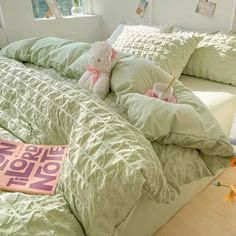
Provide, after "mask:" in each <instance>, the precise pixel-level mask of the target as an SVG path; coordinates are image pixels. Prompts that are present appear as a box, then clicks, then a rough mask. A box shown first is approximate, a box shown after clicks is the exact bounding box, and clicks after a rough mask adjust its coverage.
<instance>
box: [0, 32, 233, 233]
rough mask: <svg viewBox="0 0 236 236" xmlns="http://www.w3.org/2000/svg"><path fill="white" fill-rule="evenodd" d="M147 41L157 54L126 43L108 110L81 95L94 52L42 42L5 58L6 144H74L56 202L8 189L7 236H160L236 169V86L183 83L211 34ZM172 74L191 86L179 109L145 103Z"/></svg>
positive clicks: (0, 60) (0, 117) (0, 63)
mask: <svg viewBox="0 0 236 236" xmlns="http://www.w3.org/2000/svg"><path fill="white" fill-rule="evenodd" d="M137 31H138V32H139V33H140V28H138V30H137V29H136V30H135V31H132V32H131V34H128V38H130V37H135V38H137V37H136V36H137V35H136V34H137ZM156 31H158V32H156ZM126 33H127V32H125V34H126ZM147 35H149V38H148V39H147V38H146V39H147V40H141V41H142V42H145V43H147V45H149V46H150V45H152V46H153V45H154V46H155V47H156V48H154V49H153V48H151V49H150V47H149V46H148V48H147V47H144V45H142V46H141V47H139V46H140V45H138V42H139V41H136V42H135V46H134V48H133V45H132V44H130V42H129V43H128V45H127V44H126V43H127V39H126V38H125V37H123V36H125V35H123V36H122V37H121V38H119V37H118V40H117V41H116V42H114V47H115V48H116V49H117V51H121V52H122V53H120V54H119V53H118V54H119V55H118V60H117V62H116V64H115V66H114V69H113V71H112V79H111V90H112V91H111V93H110V94H109V95H108V96H107V98H106V99H105V101H101V100H99V99H97V98H96V97H95V96H94V95H91V94H90V93H89V92H87V91H84V90H81V89H80V88H79V87H78V79H79V77H80V76H81V75H82V74H83V72H84V71H85V69H86V64H87V62H88V49H89V47H90V45H89V44H87V43H76V42H73V41H69V40H63V39H58V38H52V37H46V38H33V39H26V40H22V41H18V42H15V43H13V44H11V45H9V46H8V47H6V48H4V49H3V50H2V51H1V57H0V68H1V69H0V76H1V82H0V83H1V93H0V94H1V101H0V105H1V106H0V107H1V112H0V127H1V130H0V132H1V138H6V139H10V140H18V141H23V142H31V143H32V142H33V143H44V144H64V143H69V154H68V157H67V158H66V161H65V164H64V167H63V170H62V173H61V178H60V181H59V184H58V188H57V192H56V194H55V195H54V196H53V197H47V196H31V195H26V194H22V193H8V192H5V191H0V199H1V201H0V214H1V217H0V223H1V226H0V229H1V232H3V234H4V235H14V234H17V235H30V234H33V233H34V234H36V235H37V234H38V235H40V234H41V235H42V234H43V235H53V234H54V235H66V234H68V235H69V234H70V235H79V236H84V235H89V236H90V235H91V236H93V235H95V236H100V235H101V236H105V235H115V236H126V235H127V236H130V235H137V236H138V235H140V236H146V235H147V236H150V235H151V234H153V233H154V232H155V231H156V230H157V229H158V228H160V227H161V226H162V225H163V224H164V223H165V222H166V221H167V220H168V219H169V218H170V217H171V216H173V214H174V213H175V212H176V211H177V210H179V209H180V208H181V207H182V206H183V205H184V204H186V203H187V202H188V201H190V200H191V199H192V198H193V197H194V196H195V195H196V194H197V193H198V192H199V191H201V190H202V189H203V188H204V187H205V186H206V185H207V184H209V183H210V182H211V181H212V180H213V179H214V178H215V176H217V175H218V174H219V173H221V171H222V170H223V169H224V168H225V167H227V166H228V165H229V160H230V158H231V157H232V153H233V151H232V147H231V145H230V143H229V141H228V137H227V135H228V133H229V129H230V125H231V124H230V123H231V122H232V119H233V113H234V111H233V109H235V108H234V107H235V104H236V92H235V87H233V86H230V85H222V84H219V83H216V82H211V81H207V80H203V79H198V78H196V77H190V76H184V75H182V76H181V74H182V73H183V72H184V73H187V69H186V68H185V67H186V64H187V63H188V61H189V59H190V56H191V55H192V54H193V52H194V50H196V46H197V45H198V42H199V36H194V35H193V34H191V33H186V34H185V33H184V34H183V33H177V34H175V35H171V34H168V33H164V34H162V33H160V31H159V30H156V29H155V30H153V29H151V31H150V32H149V33H148V32H147V31H146V30H145V37H147ZM156 36H158V37H159V38H158V37H157V39H156ZM139 37H140V35H139ZM154 38H155V40H157V41H158V40H159V41H158V42H160V41H161V42H162V44H160V43H158V42H157V44H155V43H154V44H153V43H150V40H151V41H152V42H153V40H154ZM124 42H125V43H124ZM131 42H133V40H131ZM163 42H166V45H164V46H163ZM122 45H123V46H124V47H123V46H122ZM137 46H138V47H137ZM128 49H129V50H130V49H131V52H130V51H129V52H128ZM156 52H158V53H156ZM130 54H133V56H131V55H130ZM138 54H140V55H138ZM135 55H136V56H135ZM177 55H178V60H176V56H177ZM140 56H141V57H140ZM145 58H148V59H149V60H147V59H145ZM151 61H152V62H151ZM153 62H154V63H153ZM157 64H158V65H159V66H157ZM161 68H162V69H161ZM163 69H164V70H163ZM167 72H168V73H167ZM169 74H172V75H174V76H176V77H180V76H181V77H180V79H179V81H176V82H175V83H174V85H173V87H174V90H175V95H176V96H177V99H178V103H179V106H177V107H176V105H174V104H167V103H164V102H161V101H158V100H155V99H154V98H150V97H146V96H144V92H145V91H146V89H148V88H150V87H151V86H152V85H153V83H154V82H156V81H169V80H170V79H171V78H172V77H171V76H170V75H169ZM189 74H190V73H189ZM184 85H185V86H186V87H185V86H184ZM213 85H214V86H213ZM207 86H208V89H207ZM205 89H207V92H206V93H207V94H206V93H205ZM218 89H220V94H218V92H219V91H218ZM191 90H192V91H193V93H192V92H191ZM215 96H217V98H219V99H217V101H218V103H221V105H219V104H217V103H216V102H215V99H214V98H215ZM222 104H223V106H222ZM136 107H138V108H136ZM177 108H178V109H177ZM222 109H226V110H222ZM173 110H174V111H175V112H173ZM226 111H227V114H229V115H228V116H227V117H223V116H222V115H221V113H222V112H226ZM157 112H158V114H161V115H160V116H159V115H157ZM213 114H214V115H213ZM183 120H184V122H181V121H183ZM217 120H218V122H217ZM218 123H220V125H219V124H218ZM159 124H161V125H159ZM173 124H175V125H173ZM190 127H191V129H190ZM192 127H193V128H192ZM222 128H223V129H222ZM180 131H181V132H180ZM49 134H50V135H49ZM23 204H24V205H25V206H26V207H25V208H23V207H22V205H23ZM147 216H148V217H147ZM19 222H20V223H19Z"/></svg>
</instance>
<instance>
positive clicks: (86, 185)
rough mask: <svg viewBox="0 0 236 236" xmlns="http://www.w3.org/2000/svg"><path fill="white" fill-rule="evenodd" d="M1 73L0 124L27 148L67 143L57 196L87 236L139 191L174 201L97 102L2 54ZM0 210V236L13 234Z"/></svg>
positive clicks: (137, 141)
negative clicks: (66, 153) (67, 148)
mask: <svg viewBox="0 0 236 236" xmlns="http://www.w3.org/2000/svg"><path fill="white" fill-rule="evenodd" d="M0 68H1V70H0V75H1V78H2V79H1V80H0V85H1V86H0V94H1V97H0V107H1V112H0V125H1V126H2V127H3V128H4V129H7V130H10V131H11V132H12V133H13V134H14V135H15V136H16V137H18V138H19V139H21V140H23V141H25V142H28V143H44V144H64V143H68V144H69V153H68V156H67V158H66V159H65V162H64V166H63V170H62V173H61V179H60V182H59V187H58V189H57V194H61V193H63V198H64V199H65V200H66V201H67V202H68V204H69V206H70V209H71V210H72V213H73V214H74V215H75V217H76V218H77V220H79V222H81V224H82V226H83V228H84V229H85V233H86V234H87V235H94V236H99V235H111V234H112V233H113V231H114V228H115V227H116V225H118V224H119V223H120V222H121V221H122V220H123V219H124V218H125V217H126V216H127V215H128V214H129V212H130V211H131V210H132V208H133V207H134V206H135V204H136V202H137V201H138V199H139V197H140V196H141V193H142V190H143V189H145V190H146V191H148V192H149V193H150V194H151V195H152V196H153V197H154V198H155V199H156V200H157V201H158V202H167V201H171V200H172V199H174V198H175V195H176V190H175V188H173V187H174V186H173V187H172V186H171V185H170V184H169V183H168V180H167V179H166V177H165V174H164V172H163V170H162V166H161V163H160V161H159V159H158V157H157V156H156V154H155V152H154V150H153V148H152V146H151V144H150V143H149V142H148V140H146V139H145V137H144V136H143V134H142V133H141V132H140V131H138V130H137V129H136V128H134V127H133V126H132V125H131V124H129V123H128V121H126V120H125V119H124V118H122V117H121V116H120V115H117V114H116V113H115V112H113V111H112V110H110V109H109V108H107V107H106V106H105V104H104V103H103V102H102V101H100V100H97V99H96V98H95V97H93V96H91V94H90V93H88V92H86V91H83V90H80V89H79V88H78V86H77V87H76V86H75V84H72V85H69V82H66V83H63V82H62V81H60V80H59V81H57V77H55V78H54V77H50V76H47V75H45V74H42V73H41V72H40V71H36V70H33V69H28V68H26V67H25V66H24V65H22V64H21V63H19V62H15V61H13V60H9V59H6V58H3V57H1V58H0ZM176 188H177V187H176ZM4 194H5V192H2V193H1V196H2V198H4V199H5V197H4V196H3V195H4ZM60 196H61V195H60ZM49 198H50V197H49ZM6 199H7V198H6ZM44 199H45V197H44V198H43V197H42V198H41V200H40V199H39V200H38V201H39V202H40V204H44ZM5 201H6V200H5ZM22 201H23V200H22ZM41 201H42V203H41ZM57 201H58V200H56V199H55V204H57ZM20 202H21V201H20V200H19V201H17V204H20ZM45 204H47V202H46V203H45ZM1 209H2V212H1V213H2V214H1V218H0V219H1V224H0V227H1V232H3V230H4V231H5V232H7V231H10V230H13V228H12V225H13V223H14V224H16V223H17V219H16V220H15V221H12V224H7V222H8V220H9V219H8V218H7V217H6V216H7V215H8V208H1ZM32 211H33V209H32ZM35 211H36V209H35ZM23 212H24V209H23V208H22V214H23ZM60 212H63V210H60ZM32 214H34V211H33V213H32ZM52 214H53V217H55V218H57V214H56V212H52ZM40 216H41V217H43V214H42V215H40ZM20 217H23V216H20ZM36 217H39V216H36ZM38 220H40V217H39V219H38ZM58 220H59V221H60V222H58V223H59V224H64V223H65V222H66V221H65V220H63V219H62V220H60V219H59V216H58ZM26 221H27V220H26ZM28 221H29V222H28ZM28 221H27V222H28V224H29V225H30V224H31V223H32V224H33V223H34V222H33V221H31V219H29V220H28ZM72 223H73V222H72ZM24 224H25V222H22V224H21V225H22V226H23V225H24ZM77 224H79V223H78V222H77ZM41 227H42V226H41V225H39V228H38V229H37V230H38V231H32V233H33V232H39V231H40V228H41ZM76 227H78V226H76V225H74V228H76ZM43 230H44V229H42V232H44V231H43ZM72 230H73V228H72ZM23 232H24V231H23ZM25 232H27V231H25ZM68 232H69V231H68ZM74 232H75V231H74ZM74 232H73V233H74ZM59 235H60V234H59ZM71 235H73V234H71Z"/></svg>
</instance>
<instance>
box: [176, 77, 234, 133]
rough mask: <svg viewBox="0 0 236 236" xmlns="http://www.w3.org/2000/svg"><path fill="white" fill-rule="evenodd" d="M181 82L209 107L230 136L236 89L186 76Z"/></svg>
mask: <svg viewBox="0 0 236 236" xmlns="http://www.w3.org/2000/svg"><path fill="white" fill-rule="evenodd" d="M180 80H181V81H182V82H183V83H184V84H185V86H186V87H188V88H189V89H190V90H192V91H193V93H194V94H195V95H196V96H197V97H198V98H199V99H201V100H202V101H203V102H204V103H205V104H206V105H207V106H208V107H209V109H210V110H211V111H212V112H213V114H214V116H215V117H216V119H217V120H218V122H219V123H220V125H221V127H222V129H223V130H224V131H225V133H226V134H227V135H229V133H230V129H231V125H232V122H233V117H234V114H235V112H236V87H234V86H230V85H226V84H221V83H218V82H212V81H210V80H205V79H200V78H196V77H192V76H186V75H182V76H181V78H180Z"/></svg>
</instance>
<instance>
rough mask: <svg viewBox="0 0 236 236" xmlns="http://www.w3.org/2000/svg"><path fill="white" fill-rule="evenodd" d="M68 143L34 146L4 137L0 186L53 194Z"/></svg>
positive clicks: (11, 189) (31, 192)
mask: <svg viewBox="0 0 236 236" xmlns="http://www.w3.org/2000/svg"><path fill="white" fill-rule="evenodd" d="M66 154H67V145H34V144H25V143H19V142H11V141H7V140H0V189H3V190H8V191H16V192H24V193H30V194H41V195H53V194H54V192H55V189H56V186H57V182H58V179H59V175H60V171H61V167H62V162H63V160H64V158H65V157H66Z"/></svg>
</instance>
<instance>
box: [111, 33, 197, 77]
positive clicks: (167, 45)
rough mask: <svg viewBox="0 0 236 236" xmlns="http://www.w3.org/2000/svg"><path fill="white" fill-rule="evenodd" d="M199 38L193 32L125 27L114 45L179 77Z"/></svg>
mask: <svg viewBox="0 0 236 236" xmlns="http://www.w3.org/2000/svg"><path fill="white" fill-rule="evenodd" d="M198 40H199V39H198V38H194V37H193V34H192V33H155V32H142V31H126V30H125V29H124V30H123V32H122V33H121V34H120V35H119V37H118V38H117V40H116V41H115V43H114V44H113V46H114V48H115V49H117V50H120V51H122V52H125V53H129V54H131V55H137V56H140V57H143V58H147V59H149V60H150V61H152V62H154V63H155V64H157V65H159V66H160V67H161V68H162V69H163V70H165V71H166V72H168V73H169V74H170V75H172V76H175V77H177V78H179V76H180V75H181V73H182V71H183V70H184V67H185V66H186V64H187V62H188V60H189V58H190V56H191V54H192V53H193V51H194V49H195V47H196V46H197V42H198Z"/></svg>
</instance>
